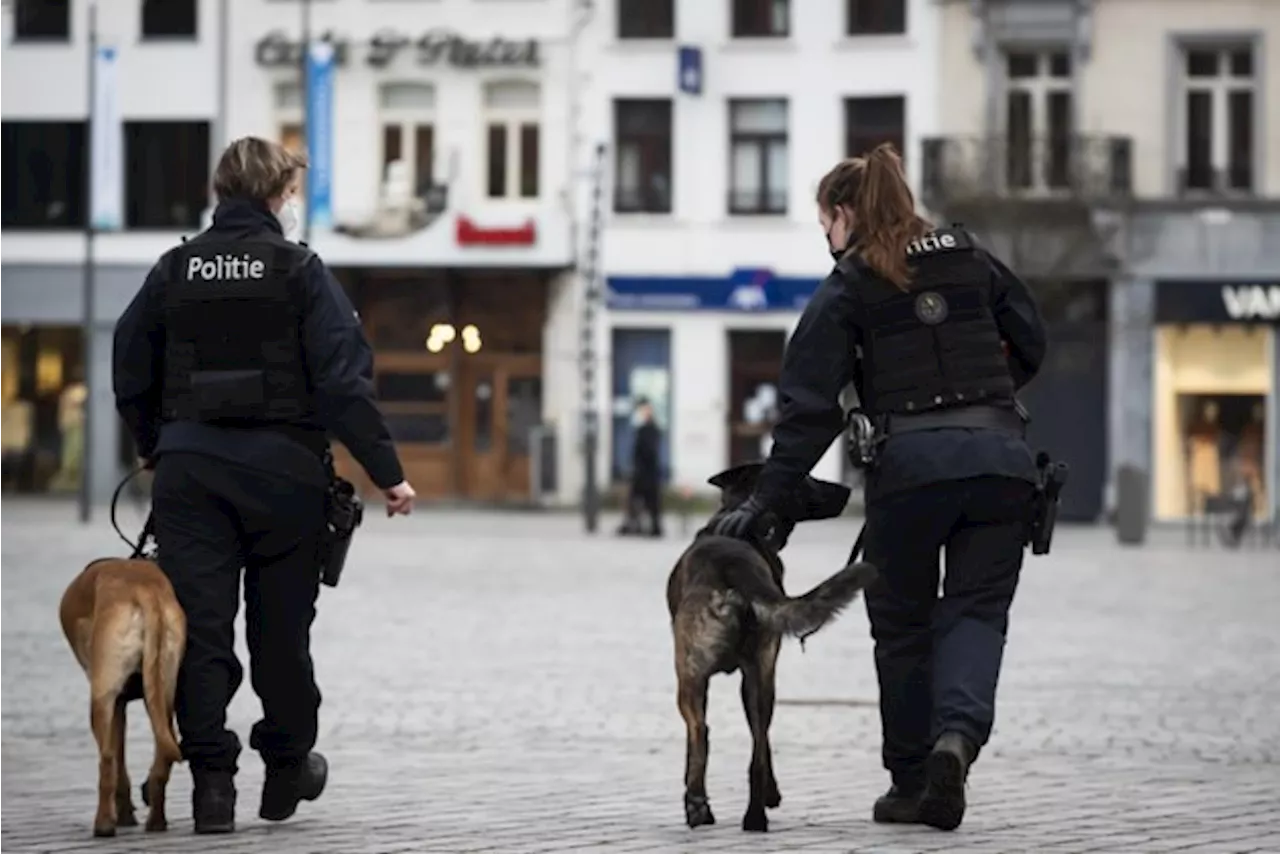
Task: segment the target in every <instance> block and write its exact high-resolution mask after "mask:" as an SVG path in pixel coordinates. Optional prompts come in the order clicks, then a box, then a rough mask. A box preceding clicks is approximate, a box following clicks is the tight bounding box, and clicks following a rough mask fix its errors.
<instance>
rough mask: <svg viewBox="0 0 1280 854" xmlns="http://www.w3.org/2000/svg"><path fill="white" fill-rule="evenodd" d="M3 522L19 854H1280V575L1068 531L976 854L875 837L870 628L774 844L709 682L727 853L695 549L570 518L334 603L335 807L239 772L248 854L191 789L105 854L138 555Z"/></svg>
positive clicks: (323, 610)
mask: <svg viewBox="0 0 1280 854" xmlns="http://www.w3.org/2000/svg"><path fill="white" fill-rule="evenodd" d="M4 510H5V511H6V512H5V514H4V517H3V539H2V546H3V568H2V572H3V593H4V596H3V614H2V618H3V619H2V624H0V635H2V642H3V668H2V674H0V677H2V680H3V685H2V691H0V698H2V705H3V712H2V715H3V733H4V739H3V743H2V745H0V751H2V756H0V778H2V792H0V795H2V797H3V806H4V811H3V816H2V817H0V825H2V826H0V845H2V846H3V849H4V850H5V851H6V852H10V851H12V852H43V851H49V852H54V851H56V852H68V851H93V852H124V851H128V852H147V854H151V852H193V851H199V852H206V851H207V852H214V854H217V852H227V854H245V852H262V851H268V850H271V851H280V852H305V853H306V854H312V852H325V854H329V852H334V854H393V853H394V852H470V851H474V852H521V854H532V852H553V851H616V852H620V854H630V852H699V854H702V852H735V854H740V852H747V854H751V852H757V851H759V852H766V851H767V852H782V851H806V852H813V854H821V852H863V851H866V852H873V851H874V852H882V854H887V852H895V851H903V852H906V851H910V852H917V854H925V852H934V851H948V852H952V851H954V852H1016V853H1017V854H1023V852H1029V851H1036V852H1047V854H1055V852H1056V854H1071V852H1081V854H1082V852H1087V851H1102V852H1115V854H1137V852H1143V851H1150V852H1153V854H1154V852H1157V851H1204V852H1208V854H1225V852H1259V851H1261V852H1268V851H1269V852H1280V844H1278V842H1277V840H1280V807H1278V806H1277V805H1280V764H1278V763H1280V715H1277V714H1276V713H1275V710H1276V709H1277V708H1280V633H1277V632H1276V630H1275V625H1276V623H1275V619H1276V617H1275V615H1276V614H1278V613H1280V571H1277V569H1278V568H1280V561H1277V558H1276V555H1275V553H1274V552H1273V553H1262V552H1221V551H1213V552H1189V551H1187V550H1185V549H1184V548H1183V547H1182V545H1181V543H1180V542H1164V541H1162V540H1161V539H1160V538H1154V539H1153V545H1152V546H1151V547H1149V548H1145V549H1141V550H1125V551H1121V550H1119V549H1118V548H1117V547H1115V546H1114V545H1113V544H1112V543H1113V537H1112V535H1111V534H1110V532H1108V531H1095V530H1089V529H1066V530H1064V531H1062V532H1061V533H1060V534H1059V536H1058V537H1057V538H1056V539H1055V543H1054V548H1055V551H1054V554H1053V555H1051V556H1050V557H1048V558H1044V559H1029V560H1028V562H1027V568H1026V571H1025V573H1024V576H1023V579H1022V582H1021V586H1020V590H1019V598H1018V601H1017V603H1016V604H1015V607H1014V612H1013V615H1012V618H1011V624H1010V636H1009V643H1008V646H1007V648H1006V655H1005V669H1004V674H1003V677H1002V684H1001V688H1000V706H999V709H998V715H997V720H996V726H995V732H994V735H993V739H992V742H991V743H990V744H989V745H988V746H987V748H986V749H985V750H984V752H983V756H982V758H981V760H980V761H979V762H978V764H977V765H976V766H975V767H974V769H973V773H972V774H971V776H970V786H969V800H970V809H969V813H968V815H967V817H966V820H965V823H964V825H963V826H962V827H961V828H960V829H959V830H958V831H956V832H955V833H953V834H943V833H938V832H936V831H932V830H930V829H927V828H901V827H881V826H877V825H875V824H873V823H872V822H871V821H870V813H871V804H872V802H873V801H874V800H875V798H876V797H877V796H878V795H879V794H880V793H881V792H882V791H883V790H884V788H885V787H886V786H887V785H888V779H887V776H886V774H885V772H884V771H883V769H882V767H881V764H880V756H879V751H880V745H879V731H880V724H879V719H878V712H877V694H878V691H877V687H876V680H875V669H874V663H873V661H872V657H871V651H872V645H871V640H870V636H869V631H868V627H867V622H866V615H865V611H864V610H863V606H862V605H861V604H857V605H855V606H854V607H853V608H851V609H849V611H848V612H847V613H846V614H845V615H843V616H842V617H841V618H840V620H839V621H838V622H837V623H835V624H834V625H833V626H831V627H829V628H828V629H826V630H824V631H823V633H822V634H821V635H818V636H816V637H814V638H812V639H811V640H810V642H809V644H808V645H807V647H808V648H807V650H805V651H804V652H801V650H800V649H799V647H798V645H795V644H790V643H789V644H787V645H786V646H785V647H784V649H783V652H782V656H781V660H780V665H779V666H780V673H779V697H780V704H779V707H778V710H777V712H776V714H775V719H774V727H773V732H772V737H773V744H774V751H775V766H776V770H777V775H778V779H779V784H780V787H781V789H782V794H783V804H782V806H781V807H780V808H779V809H777V810H774V811H772V812H771V815H770V818H771V828H772V831H773V832H772V833H770V834H768V835H767V836H765V837H760V836H758V835H750V834H743V833H742V832H741V830H740V829H739V823H740V821H741V817H742V812H743V810H744V809H745V807H746V802H747V780H746V775H747V766H748V762H749V757H750V738H749V733H748V730H747V726H746V723H745V721H744V719H743V716H742V711H741V705H740V701H739V698H738V678H737V677H736V676H735V677H717V678H716V679H715V680H713V683H712V688H711V698H710V704H709V710H708V721H709V725H710V728H711V757H710V767H709V772H708V780H707V782H708V791H709V794H710V797H711V803H712V806H713V808H714V810H715V811H716V816H717V818H718V820H719V823H718V824H717V825H716V826H714V827H710V828H699V829H698V830H697V831H690V830H688V829H687V828H685V827H684V824H683V818H684V816H683V808H682V805H681V792H682V777H683V768H684V727H683V724H682V722H681V720H680V717H679V714H678V712H677V711H676V706H675V698H674V688H675V684H674V683H675V678H674V670H673V666H672V660H671V654H672V653H671V637H670V629H669V624H668V623H669V621H668V617H667V614H666V610H665V601H664V585H665V581H666V576H667V573H668V572H669V570H670V568H671V566H672V564H673V562H674V561H675V559H676V557H677V556H678V555H679V553H680V551H681V550H682V549H683V548H684V546H685V541H683V540H678V539H676V538H669V539H667V540H664V541H656V542H654V541H631V540H626V541H619V540H615V539H613V538H612V537H609V536H598V537H594V538H593V537H588V536H586V535H584V534H582V533H581V529H580V522H579V521H578V520H577V519H574V518H572V517H567V516H558V515H548V516H540V515H532V514H471V513H458V512H439V511H436V512H431V511H427V512H422V511H420V512H419V513H418V514H415V516H413V517H411V518H409V519H407V520H405V519H397V520H386V519H381V518H376V516H374V515H373V514H371V517H370V519H369V520H368V521H367V523H366V525H365V527H364V528H363V529H362V530H361V531H360V532H359V535H358V537H357V540H356V542H355V545H354V546H353V549H352V553H351V557H350V562H349V568H348V572H347V573H346V575H345V576H344V578H343V582H342V586H341V587H340V588H338V589H337V590H329V589H327V588H326V589H325V590H324V591H323V593H322V595H321V599H320V604H319V612H320V613H319V618H318V621H317V624H316V628H315V632H314V642H313V647H314V650H315V653H316V661H317V672H318V676H319V680H320V685H321V690H322V692H323V694H324V703H323V705H322V708H321V734H320V745H319V747H320V749H321V750H323V751H324V752H325V753H326V755H327V756H328V757H329V759H330V763H331V767H332V777H331V779H330V783H329V788H328V790H327V791H326V793H325V795H324V797H323V798H322V799H321V800H320V801H319V802H318V803H315V804H304V805H303V806H302V807H301V809H300V810H299V813H298V815H297V816H296V817H295V818H294V819H292V820H290V821H289V822H286V823H283V824H281V825H268V824H266V823H264V822H261V821H259V820H258V819H257V817H256V812H257V799H258V794H259V790H260V786H261V782H262V769H261V765H260V763H259V761H258V759H257V757H256V756H255V755H253V754H252V753H251V752H249V751H248V750H246V752H245V753H244V754H242V756H241V766H242V769H241V773H240V775H239V776H238V778H237V784H238V786H239V792H240V794H239V811H238V821H239V825H240V830H239V831H237V833H236V834H234V835H232V836H229V837H225V838H208V837H204V838H199V839H197V838H195V837H193V836H192V835H191V833H190V829H191V823H190V777H189V775H188V773H187V772H186V770H185V768H184V767H183V766H179V767H178V768H176V769H175V773H174V776H173V780H172V782H171V783H170V792H169V807H170V826H171V830H170V831H169V832H168V833H166V834H144V833H142V832H141V831H135V830H131V829H124V830H121V832H120V835H119V836H118V837H117V838H116V839H115V840H94V839H92V838H90V824H91V821H92V816H93V809H94V803H95V797H96V794H95V788H96V771H97V763H96V754H95V751H94V745H93V740H92V737H91V735H90V732H89V726H88V689H87V684H86V681H85V679H84V677H83V675H82V674H81V673H80V671H79V669H78V668H77V667H76V665H75V662H74V660H73V658H72V656H71V653H70V650H69V649H67V647H66V643H65V641H64V640H63V638H62V637H61V632H60V630H59V628H58V624H57V603H58V599H59V597H60V596H61V594H62V590H63V589H64V588H65V586H66V584H67V583H68V582H69V581H70V579H71V577H72V576H73V575H74V574H75V573H76V572H78V571H79V570H80V568H82V567H83V566H84V564H85V563H87V562H88V561H89V560H90V559H92V558H94V557H98V556H102V555H108V554H120V553H121V548H122V547H121V546H120V544H119V543H118V541H117V540H116V539H115V536H114V533H113V532H111V530H110V528H109V526H108V525H107V524H106V521H105V514H104V513H103V512H101V511H99V513H98V521H97V522H96V523H95V525H94V526H92V527H89V528H84V527H80V526H78V525H76V524H75V523H74V521H73V518H74V508H73V507H72V506H70V505H59V504H56V503H34V502H33V503H27V502H21V501H14V500H10V501H8V502H6V506H5V507H4ZM141 521H142V520H141V518H140V517H139V518H138V519H137V520H136V523H137V526H140V524H141ZM612 522H613V520H610V519H606V520H604V525H603V528H602V530H610V529H611V525H612ZM857 526H858V522H857V520H851V519H840V520H832V521H830V522H822V523H814V524H811V525H807V526H801V528H800V529H799V530H798V531H797V532H796V533H795V535H793V538H792V541H791V544H790V545H789V546H788V548H787V553H786V558H787V562H788V589H789V590H791V591H792V592H793V593H799V592H803V591H804V590H806V589H808V588H809V587H811V586H812V585H813V584H815V583H817V581H819V580H820V579H821V578H823V577H825V576H826V575H828V574H829V573H830V572H832V571H833V570H834V569H835V568H836V567H838V566H839V565H840V563H841V561H842V560H843V558H844V556H845V554H847V550H848V545H849V543H850V541H851V540H852V538H853V537H854V536H855V535H856V533H857ZM238 634H239V637H240V639H239V640H238V642H237V643H238V649H239V654H240V656H241V658H242V660H247V659H246V656H245V652H244V647H243V640H242V638H243V629H242V628H241V629H240V630H239V632H238ZM258 712H259V709H258V707H257V702H256V699H255V698H254V696H253V694H252V692H251V690H250V688H249V686H248V684H247V681H246V684H245V685H244V686H243V688H242V690H241V691H240V693H239V694H238V695H237V697H236V699H235V701H234V703H233V704H232V707H231V711H230V718H231V722H232V725H233V726H234V727H235V728H236V729H237V730H238V731H239V732H240V733H241V737H242V739H244V740H245V741H247V733H248V728H249V726H250V725H251V724H252V722H253V721H254V719H255V717H256V715H257V713H258ZM129 718H130V723H129V735H128V747H127V752H128V757H129V765H130V768H131V770H132V772H133V777H134V779H135V780H141V779H142V777H143V776H144V775H145V770H146V767H147V764H148V763H149V759H150V756H149V752H150V734H149V732H148V730H147V724H146V718H145V715H144V714H143V711H142V708H141V706H140V705H137V704H135V705H134V707H133V708H131V709H130V716H129ZM138 807H139V808H140V810H142V808H141V805H140V804H138ZM142 814H145V811H144V810H143V811H142Z"/></svg>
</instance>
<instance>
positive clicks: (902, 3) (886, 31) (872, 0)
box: [845, 0, 907, 36]
mask: <svg viewBox="0 0 1280 854" xmlns="http://www.w3.org/2000/svg"><path fill="white" fill-rule="evenodd" d="M845 4H846V6H845V8H846V10H847V11H846V16H845V17H846V20H845V31H846V32H847V33H848V34H849V35H851V36H886V35H894V34H898V33H905V32H906V31H907V0H845Z"/></svg>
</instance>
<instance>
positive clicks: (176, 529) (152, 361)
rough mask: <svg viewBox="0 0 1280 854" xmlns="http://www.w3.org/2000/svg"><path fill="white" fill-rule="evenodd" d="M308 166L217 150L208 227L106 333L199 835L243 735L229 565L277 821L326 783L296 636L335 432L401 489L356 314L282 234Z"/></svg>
mask: <svg viewBox="0 0 1280 854" xmlns="http://www.w3.org/2000/svg"><path fill="white" fill-rule="evenodd" d="M306 167H307V161H306V158H305V157H304V156H303V155H301V154H296V153H293V152H291V151H289V150H287V149H285V148H284V147H283V146H281V145H278V144H276V143H274V142H269V141H266V140H263V139H258V138H255V137H245V138H243V139H238V140H236V141H235V142H233V143H231V145H230V146H229V147H228V148H227V150H226V151H225V152H224V153H223V155H222V157H221V159H220V160H219V162H218V165H217V167H216V169H215V172H214V176H213V190H214V193H215V195H216V196H217V199H218V205H217V208H216V209H215V211H214V213H213V223H212V225H211V226H210V228H209V229H208V230H206V231H204V232H203V233H201V234H200V235H198V236H196V237H194V238H192V239H191V240H187V241H185V242H183V243H182V244H181V245H179V246H177V247H175V248H173V249H171V250H170V251H168V252H166V253H165V254H164V255H163V256H162V257H161V258H160V260H159V262H158V263H157V264H156V265H155V267H154V268H152V270H151V272H150V274H149V275H148V276H147V279H146V281H145V282H144V283H143V285H142V289H141V290H140V291H139V292H138V294H137V296H136V297H134V299H133V301H132V302H131V303H130V304H129V306H128V308H126V309H125V311H124V314H123V315H121V317H120V320H119V321H118V323H117V325H116V331H115V347H114V357H113V363H114V364H113V381H114V382H113V385H114V389H115V397H116V406H117V409H118V410H119V412H120V414H121V416H122V417H123V419H124V421H125V423H126V424H127V425H128V427H129V430H130V431H131V432H132V434H133V438H134V441H135V442H136V443H137V447H138V451H139V454H140V456H142V457H143V458H144V460H145V461H146V464H147V465H148V466H150V467H153V468H154V471H155V478H154V482H153V491H152V505H153V507H152V514H153V521H154V531H155V537H156V542H157V546H158V548H159V560H160V566H161V568H162V569H163V570H164V572H165V574H166V575H167V576H168V577H169V579H170V581H171V582H172V583H173V587H174V591H175V593H176V594H177V597H178V601H179V602H180V603H181V605H182V607H183V609H184V610H185V611H186V615H187V649H186V655H185V657H184V659H183V662H182V668H181V671H180V676H179V681H178V695H177V703H176V705H177V718H178V729H179V732H180V733H181V736H182V752H183V756H184V758H185V759H186V760H187V762H188V764H189V766H190V768H191V773H192V778H193V782H194V792H193V796H192V804H193V812H194V819H195V831H196V833H227V832H230V831H232V830H234V829H235V799H236V790H235V785H234V775H235V773H236V771H237V769H238V765H237V757H238V756H239V753H240V741H239V738H238V737H237V736H236V734H235V733H234V732H232V731H230V730H228V729H227V727H226V718H227V706H228V704H229V703H230V702H231V698H232V697H233V696H234V695H235V693H236V690H237V689H238V688H239V686H240V683H241V681H242V679H243V669H242V667H241V665H240V662H239V661H238V660H237V659H236V655H235V652H234V649H233V644H234V622H235V616H236V611H237V610H238V602H237V599H238V596H239V587H240V577H241V569H242V568H243V570H244V599H245V623H246V626H247V641H248V647H249V667H250V678H251V682H252V685H253V689H254V692H255V693H256V694H257V695H258V697H259V698H260V699H261V701H262V711H263V715H262V719H261V720H259V721H258V722H257V723H256V724H254V726H253V730H252V733H251V735H250V740H249V744H250V746H251V747H252V748H253V749H255V750H257V751H258V752H259V754H260V755H261V756H262V759H263V762H264V763H265V765H266V782H265V784H264V786H263V790H262V800H261V805H260V808H259V815H260V816H261V817H262V818H264V819H268V820H272V821H281V820H284V819H286V818H288V817H290V816H291V815H293V814H294V812H295V811H296V810H297V807H298V804H299V802H300V801H302V800H314V799H315V798H317V797H319V795H320V793H321V791H322V790H323V788H324V785H325V780H326V778H327V775H328V766H327V764H326V762H325V760H324V757H323V756H321V755H320V754H319V753H316V752H314V751H313V750H312V748H313V747H314V745H315V742H316V734H317V727H318V711H319V707H320V691H319V689H318V688H317V686H316V682H315V676H314V671H313V666H312V660H311V649H310V635H311V624H312V621H313V620H314V619H315V615H316V611H315V602H316V597H317V595H318V592H319V586H318V585H319V583H320V573H319V560H318V557H317V556H318V554H319V551H320V548H321V543H322V540H323V537H324V531H325V527H326V493H327V490H328V488H329V486H330V483H331V480H332V477H333V472H332V457H331V456H330V454H329V434H333V435H334V436H336V437H337V438H338V439H339V440H341V442H342V443H343V444H344V445H345V446H346V447H347V448H348V449H349V450H350V451H351V453H352V455H353V456H354V457H355V458H356V460H357V461H358V462H359V463H360V465H361V466H362V467H363V468H364V469H365V471H366V472H367V473H368V475H369V477H370V478H371V479H372V480H373V482H374V483H375V484H376V485H377V486H378V487H379V488H380V489H381V490H382V491H383V494H384V496H385V499H386V508H387V515H388V516H391V515H395V514H407V513H409V512H410V510H411V509H412V505H413V499H414V492H413V488H412V487H410V486H409V484H408V483H407V482H406V481H405V479H404V472H403V470H402V468H401V465H400V461H399V458H398V457H397V454H396V451H395V447H394V445H393V443H392V440H391V436H390V434H389V432H388V430H387V426H386V423H385V420H384V419H383V416H382V414H381V413H380V412H379V410H378V407H377V405H376V403H375V398H374V388H373V380H372V377H373V353H372V350H371V349H370V347H369V344H368V342H367V341H366V339H365V336H364V333H363V331H362V330H361V326H360V319H359V316H358V315H357V314H356V312H355V310H354V309H353V308H352V305H351V302H350V301H349V300H348V299H347V297H346V295H345V294H344V293H343V291H342V288H341V286H340V285H339V284H338V283H337V281H336V280H335V279H334V278H333V276H332V275H331V274H330V272H329V271H328V269H327V268H326V267H325V265H324V263H323V262H322V261H321V260H320V258H319V257H318V256H317V255H316V254H315V253H314V252H312V251H311V250H310V249H308V248H306V247H305V246H303V245H300V244H298V243H297V242H294V240H292V239H291V238H292V237H293V233H294V231H295V230H296V229H297V226H298V215H297V209H296V201H295V197H296V195H297V193H298V184H299V179H300V177H301V176H302V174H303V171H304V170H305V169H306Z"/></svg>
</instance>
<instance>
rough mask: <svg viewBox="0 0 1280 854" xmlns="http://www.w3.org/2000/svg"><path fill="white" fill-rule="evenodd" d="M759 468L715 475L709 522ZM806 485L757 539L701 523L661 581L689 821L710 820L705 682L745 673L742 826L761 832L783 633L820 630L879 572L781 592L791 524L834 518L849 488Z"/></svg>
mask: <svg viewBox="0 0 1280 854" xmlns="http://www.w3.org/2000/svg"><path fill="white" fill-rule="evenodd" d="M762 468H763V466H762V465H761V464H760V463H748V464H746V465H743V466H738V467H736V468H732V469H729V470H728V471H725V472H721V473H720V474H718V475H716V476H715V477H713V478H711V480H710V481H709V483H710V484H711V485H712V486H716V487H719V488H720V496H721V497H720V510H719V511H718V512H717V514H716V516H713V517H712V522H714V521H715V519H716V518H718V516H719V515H720V514H722V513H724V512H726V511H728V510H731V509H733V508H734V507H737V506H738V505H740V504H741V503H743V502H744V501H746V500H747V498H748V497H749V496H750V495H751V490H752V487H754V485H755V480H756V477H757V476H758V475H759V474H760V471H761V469H762ZM804 489H805V495H804V507H803V509H802V510H801V511H800V512H799V513H798V514H797V518H796V519H795V520H793V521H788V522H782V523H778V524H775V525H774V527H773V530H772V531H770V532H767V533H766V535H765V536H764V537H762V538H760V539H758V540H757V541H755V542H752V543H747V542H744V541H742V540H737V539H732V538H729V537H721V536H716V535H713V534H709V533H707V530H708V528H703V529H702V530H701V531H699V532H698V534H697V535H696V536H695V538H694V541H693V544H692V545H690V546H689V548H688V549H687V550H686V551H685V553H684V554H683V555H681V557H680V560H679V561H678V562H677V563H676V566H675V569H674V570H672V572H671V576H670V577H669V578H668V579H667V607H668V608H669V610H670V611H671V629H672V632H673V634H674V635H675V658H676V677H677V679H678V683H679V688H678V696H677V702H678V704H679V706H680V714H681V716H682V717H683V718H684V722H685V725H686V727H687V728H688V743H687V754H686V764H685V778H684V781H685V793H684V809H685V818H686V820H687V821H688V823H689V826H690V827H697V826H698V825H702V824H715V817H714V816H713V815H712V813H711V806H710V804H709V803H708V802H707V792H706V773H707V683H708V682H709V681H710V679H711V676H712V675H713V674H716V673H733V672H734V671H735V670H741V671H742V707H743V709H744V711H745V712H746V715H747V723H748V724H749V725H750V727H751V738H752V751H751V769H750V772H749V774H748V781H749V784H750V791H751V795H750V801H749V803H748V805H747V812H746V814H745V815H744V816H743V818H742V829H743V830H752V831H767V830H768V829H769V819H768V817H767V816H766V815H765V807H770V808H772V807H776V806H778V804H780V803H781V802H782V795H781V794H779V792H778V783H777V781H776V780H775V779H774V776H773V756H772V753H771V750H770V747H769V725H770V723H771V722H772V720H773V705H774V680H775V675H776V669H775V668H776V664H777V659H778V650H779V647H780V646H781V643H782V636H783V635H791V636H797V637H801V638H803V637H804V636H807V635H810V634H812V633H814V632H816V631H818V630H819V629H821V628H822V627H823V626H825V625H826V624H827V623H828V622H830V620H831V619H832V618H833V617H834V616H835V615H836V614H837V613H838V612H839V611H840V610H841V609H842V608H844V607H845V606H846V605H848V604H849V603H850V602H851V601H853V599H854V598H855V597H856V596H857V595H858V591H859V590H862V589H863V588H864V587H866V586H867V585H868V584H870V583H871V582H872V581H873V580H875V578H876V570H875V568H874V567H872V566H871V565H870V564H867V563H855V564H851V565H849V566H846V567H845V568H844V569H842V570H840V571H839V572H837V573H836V574H835V575H833V576H831V577H830V578H828V579H827V580H826V581H823V582H822V583H821V584H819V585H818V586H817V587H815V588H813V589H812V590H810V591H809V592H808V593H806V594H804V595H803V596H800V597H797V598H791V597H788V596H787V594H786V592H785V591H784V590H783V586H782V576H783V566H782V561H781V559H780V558H779V557H778V552H779V550H780V549H781V548H782V546H783V545H785V544H786V538H787V535H788V534H789V533H790V530H791V528H792V527H794V524H795V522H799V521H805V520H810V519H827V518H831V517H834V516H838V515H839V514H840V513H841V511H843V509H844V506H845V504H846V503H847V502H848V500H849V489H848V487H845V486H841V485H839V484H834V483H826V482H823V481H820V480H815V479H813V478H806V481H805V486H804ZM709 526H710V523H708V527H709Z"/></svg>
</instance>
